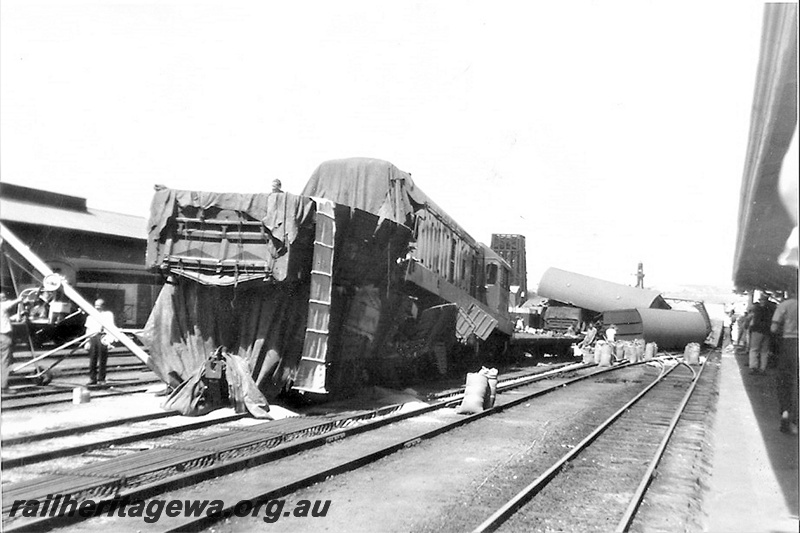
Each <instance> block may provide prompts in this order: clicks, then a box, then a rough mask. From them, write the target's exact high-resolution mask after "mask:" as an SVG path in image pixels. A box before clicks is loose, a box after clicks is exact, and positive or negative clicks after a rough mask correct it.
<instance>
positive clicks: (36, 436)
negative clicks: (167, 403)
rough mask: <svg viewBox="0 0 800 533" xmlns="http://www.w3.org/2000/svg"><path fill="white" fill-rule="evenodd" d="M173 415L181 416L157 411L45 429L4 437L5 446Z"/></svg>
mask: <svg viewBox="0 0 800 533" xmlns="http://www.w3.org/2000/svg"><path fill="white" fill-rule="evenodd" d="M172 416H180V415H179V413H178V412H176V411H156V412H154V413H148V414H145V415H136V416H129V417H126V418H115V419H114V420H104V421H102V422H97V423H94V424H86V425H83V426H77V427H70V428H63V429H54V430H51V431H43V432H40V433H31V434H28V435H19V436H17V437H9V438H7V439H3V446H15V445H17V444H23V443H28V442H37V441H42V440H49V439H56V438H59V437H69V436H73V435H79V434H81V433H89V432H90V431H96V430H98V429H105V428H109V427H114V426H124V425H125V424H133V423H135V422H146V421H148V420H158V419H159V418H169V417H172Z"/></svg>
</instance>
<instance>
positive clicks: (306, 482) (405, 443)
mask: <svg viewBox="0 0 800 533" xmlns="http://www.w3.org/2000/svg"><path fill="white" fill-rule="evenodd" d="M651 361H652V360H651ZM651 361H642V362H641V363H642V364H643V363H646V362H651ZM636 364H640V363H635V364H634V365H636ZM634 365H630V364H621V365H616V366H611V367H608V368H603V369H602V370H599V371H597V372H593V373H590V374H586V375H584V376H578V377H576V378H573V379H570V380H568V381H566V382H564V383H559V384H557V385H553V386H552V387H548V388H546V389H542V390H538V391H535V392H533V393H531V394H525V395H523V396H521V397H519V398H516V399H514V400H511V401H510V402H508V403H504V404H502V405H496V406H494V407H491V408H489V409H485V410H483V411H481V412H480V413H475V414H472V415H466V416H465V417H464V418H462V419H460V420H457V421H455V422H450V423H447V424H444V425H442V426H440V427H438V428H436V429H432V430H428V431H423V432H421V433H418V434H417V435H415V436H413V437H410V438H405V439H402V440H400V441H398V442H395V443H394V444H390V445H388V446H385V447H383V448H381V449H379V450H376V451H373V452H370V453H368V454H366V455H362V456H361V457H357V458H355V459H352V460H348V461H343V462H341V463H339V464H337V465H335V466H333V467H330V468H327V469H325V470H323V471H321V472H316V473H314V474H311V475H309V476H305V477H302V478H299V479H296V480H293V481H291V482H289V483H287V484H285V485H283V486H281V487H277V488H275V489H272V490H270V491H267V492H264V493H262V494H259V495H257V496H253V497H249V498H243V500H248V501H250V502H251V503H253V504H254V505H257V504H259V503H263V502H267V501H269V500H273V499H275V498H280V497H282V496H285V495H287V494H291V493H292V492H295V491H297V490H299V489H302V488H305V487H308V486H311V485H313V484H314V483H319V482H321V481H324V480H325V479H326V478H328V477H330V476H334V475H339V474H343V473H346V472H349V471H351V470H355V469H357V468H360V467H362V466H365V465H367V464H370V463H373V462H375V461H378V460H379V459H382V458H384V457H386V456H388V455H391V454H393V453H395V452H397V451H400V450H403V449H406V448H410V447H413V446H416V445H417V444H420V443H421V442H422V441H425V440H429V439H432V438H434V437H438V436H439V435H442V434H444V433H447V432H448V431H451V430H453V429H456V428H459V427H461V426H465V425H467V424H469V423H472V422H475V421H477V420H480V419H482V418H485V417H488V416H491V415H493V414H497V413H500V412H502V411H504V410H506V409H509V408H511V407H516V406H517V405H520V404H523V403H525V402H527V401H530V400H531V399H533V398H535V397H537V396H542V395H544V394H547V393H549V392H553V391H556V390H558V389H561V388H563V387H565V386H567V385H570V384H572V383H576V382H579V381H583V380H585V379H588V378H591V377H594V376H597V375H600V374H605V373H606V372H610V371H615V370H620V369H622V368H629V367H631V366H634ZM591 366H594V365H586V367H591ZM522 385H525V383H523V384H520V385H518V384H516V383H515V384H514V385H513V386H512V387H510V388H517V387H518V386H522ZM506 390H508V389H506ZM452 403H453V400H446V401H443V402H441V404H442V405H439V404H436V405H437V408H440V407H443V406H444V405H449V404H452ZM430 410H433V409H430ZM422 411H425V412H429V410H428V409H422V410H419V411H414V412H413V413H411V414H413V415H418V414H422ZM399 416H400V417H403V418H407V417H406V416H404V415H399ZM339 431H340V432H342V436H341V437H339V436H338V434H336V435H334V434H335V433H339V432H332V433H331V434H328V435H323V437H326V442H332V441H334V440H338V439H339V438H343V437H344V436H346V435H345V433H347V432H350V433H349V434H350V435H354V434H356V433H361V432H363V431H364V426H362V427H361V428H353V430H348V429H345V430H339ZM130 499H133V498H130ZM237 503H238V502H237ZM233 511H234V506H227V507H225V508H223V509H222V510H221V511H220V512H219V513H217V514H212V515H210V516H202V517H199V518H192V519H189V520H186V521H184V522H183V523H181V524H180V525H178V526H176V527H173V528H169V529H167V530H166V531H168V532H175V533H178V532H184V531H199V530H201V529H203V528H206V527H208V526H210V525H211V524H214V523H216V522H218V521H219V520H222V519H224V518H229V517H231V516H233V515H234V513H233Z"/></svg>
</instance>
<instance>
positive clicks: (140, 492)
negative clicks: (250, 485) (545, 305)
mask: <svg viewBox="0 0 800 533" xmlns="http://www.w3.org/2000/svg"><path fill="white" fill-rule="evenodd" d="M654 361H658V359H653V360H649V361H640V362H638V363H633V364H627V363H626V364H620V365H615V366H611V367H608V368H603V369H602V370H599V371H595V372H590V373H587V374H585V375H582V376H577V377H575V378H572V379H569V380H567V381H565V382H563V383H558V384H554V385H553V386H551V387H548V388H545V389H541V390H538V391H535V392H533V393H531V394H526V395H523V396H521V397H520V398H516V399H514V400H511V401H510V402H508V403H506V404H503V405H497V406H495V407H492V408H490V409H486V410H484V411H482V412H480V413H477V414H473V415H467V416H465V417H464V418H462V419H460V420H458V421H455V422H451V423H448V424H445V425H443V426H441V427H439V428H436V429H434V430H430V431H427V432H423V433H420V434H418V435H416V436H414V437H412V438H410V439H403V440H402V441H400V442H397V443H395V444H393V445H389V446H387V447H384V448H382V449H381V450H378V451H376V452H373V453H370V454H368V455H367V456H362V457H360V458H357V459H355V460H351V461H346V462H344V463H341V464H339V465H336V466H334V467H332V468H329V469H326V470H325V471H324V472H318V473H316V474H313V475H310V476H307V477H304V478H302V479H298V480H294V481H291V482H289V483H286V484H284V485H282V486H281V487H278V488H276V489H273V490H271V491H269V492H267V493H264V494H260V495H256V496H253V497H251V498H243V499H248V500H250V501H252V502H257V501H265V500H269V499H272V498H275V497H277V496H276V495H283V494H289V493H291V492H294V491H296V490H299V489H301V488H304V487H307V486H309V485H310V484H313V483H316V482H319V481H322V480H324V479H325V478H326V477H328V476H331V475H334V474H339V473H344V472H347V471H350V470H353V469H355V468H358V467H360V466H363V465H365V464H369V463H371V462H374V461H377V460H378V459H380V458H382V457H385V456H387V455H390V454H392V453H394V452H396V451H398V450H401V449H404V448H407V447H410V446H414V445H416V444H418V443H420V442H422V441H423V440H427V439H430V438H433V437H436V436H438V435H440V434H442V433H445V432H447V431H450V430H452V429H456V428H458V427H461V426H463V425H466V424H469V423H471V422H474V421H476V420H480V419H482V418H484V417H486V416H490V415H492V414H496V413H499V412H501V411H503V410H505V409H508V408H510V407H514V406H516V405H519V404H522V403H524V402H526V401H529V400H531V399H532V398H535V397H537V396H541V395H544V394H547V393H550V392H553V391H555V390H558V389H561V388H563V387H565V386H567V385H570V384H572V383H576V382H579V381H583V380H585V379H589V378H592V377H596V376H599V375H601V374H604V373H606V372H611V371H617V370H621V369H625V368H630V367H632V366H636V365H639V364H646V363H649V362H654ZM594 366H595V365H583V366H582V367H583V368H586V369H589V368H591V367H594ZM571 370H576V369H575V368H573V369H568V370H555V371H553V372H545V373H540V374H536V375H535V376H534V377H536V378H538V379H539V380H544V379H546V378H549V377H551V376H552V375H553V374H558V373H564V372H569V371H571ZM534 381H536V380H534ZM527 384H530V382H525V383H513V384H512V385H510V386H507V387H505V388H504V389H503V390H511V389H514V388H518V387H522V386H524V385H527ZM498 392H500V388H499V387H498ZM458 400H459V399H458V398H455V399H447V400H443V401H441V402H437V403H435V404H432V405H429V406H428V407H424V408H422V409H417V410H414V411H409V412H406V413H398V414H394V415H390V416H386V417H385V418H381V419H378V420H373V421H371V422H368V423H366V424H363V425H360V426H353V427H343V428H339V429H336V430H333V431H330V432H327V433H324V434H322V435H318V436H314V437H311V438H309V439H307V440H304V441H302V442H299V443H285V444H281V445H279V446H277V447H275V448H272V449H269V450H265V451H260V452H257V453H255V454H252V455H248V456H245V457H239V458H235V459H231V460H227V461H225V462H223V463H218V464H213V465H211V466H207V467H203V468H199V469H197V470H193V471H191V472H185V473H183V474H179V475H177V476H172V477H170V478H167V479H162V480H159V481H155V482H152V483H149V484H146V485H142V486H139V487H135V488H132V489H130V490H122V491H119V492H117V494H116V495H115V496H114V497H113V498H107V499H104V500H101V501H98V502H97V503H98V505H101V504H103V505H106V504H109V505H110V504H112V503H113V502H120V501H124V500H128V501H135V500H142V499H146V498H149V497H152V496H154V495H156V494H161V493H164V492H166V491H168V490H176V489H179V488H183V487H187V486H191V485H194V484H197V483H200V482H202V481H206V480H209V479H213V478H215V477H219V476H222V475H226V474H230V473H233V472H237V471H240V470H243V469H245V468H251V467H254V466H258V465H261V464H265V463H268V462H271V461H274V460H277V459H280V458H283V457H287V456H290V455H294V454H297V453H300V452H304V451H307V450H311V449H314V448H317V447H320V446H323V445H325V444H328V443H331V442H335V441H338V440H340V439H343V438H346V437H348V436H353V435H357V434H360V433H365V432H367V431H371V430H374V429H378V428H380V427H383V426H386V425H389V424H392V423H395V422H400V421H403V420H406V419H408V418H413V417H416V416H419V415H422V414H426V413H430V412H432V411H435V410H437V409H441V408H443V407H447V406H450V405H452V404H453V403H455V402H457V401H458ZM390 407H396V406H390ZM387 409H388V408H380V409H377V410H376V412H378V411H386V410H387ZM360 417H361V418H363V415H361V416H360ZM355 418H359V415H357V416H356V417H355ZM231 509H232V508H231ZM228 511H230V509H225V510H223V512H222V513H221V514H219V515H218V516H211V517H200V518H199V519H195V520H189V521H188V522H186V523H184V524H182V525H181V526H180V527H179V528H178V529H176V530H175V531H187V530H196V529H200V528H203V527H206V526H207V525H208V524H210V523H214V522H216V521H218V520H221V519H223V518H225V512H228ZM86 518H89V517H81V516H79V515H76V516H72V517H59V516H54V517H44V518H40V519H34V520H32V521H29V522H26V523H22V524H19V525H16V524H5V531H43V530H45V529H51V528H54V527H61V526H65V525H69V524H73V523H77V522H80V521H82V520H85V519H86Z"/></svg>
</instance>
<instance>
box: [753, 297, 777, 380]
mask: <svg viewBox="0 0 800 533" xmlns="http://www.w3.org/2000/svg"><path fill="white" fill-rule="evenodd" d="M774 312H775V308H774V307H773V306H772V304H771V303H770V301H769V296H767V294H766V293H764V292H762V293H761V297H760V298H759V299H758V302H756V303H755V304H753V307H752V308H751V309H750V360H749V366H750V373H751V374H763V373H764V372H766V370H767V363H768V362H769V341H770V325H771V323H772V313H774Z"/></svg>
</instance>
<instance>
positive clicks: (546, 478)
mask: <svg viewBox="0 0 800 533" xmlns="http://www.w3.org/2000/svg"><path fill="white" fill-rule="evenodd" d="M678 366H679V365H675V366H673V367H672V368H670V369H669V370H665V367H663V366H662V368H661V371H660V372H659V375H658V376H657V377H656V378H655V379H654V380H653V382H652V383H650V384H649V385H648V386H647V387H645V388H644V389H643V390H642V391H641V392H639V393H638V394H637V395H636V396H634V397H633V399H631V400H630V401H629V402H628V403H626V404H625V405H624V406H622V407H621V408H620V409H619V410H618V411H617V412H615V413H614V414H612V415H611V416H610V417H608V418H607V419H606V420H605V421H604V422H602V423H601V424H600V425H599V426H598V427H597V428H595V429H594V430H593V431H592V432H591V433H590V434H589V435H588V436H586V437H585V438H584V439H583V440H582V441H581V442H579V443H578V444H577V445H575V447H574V448H572V449H571V450H570V451H569V452H567V453H566V454H565V455H564V456H563V457H561V459H559V460H558V461H557V462H556V463H555V464H553V465H552V466H551V467H550V468H548V469H547V470H545V472H544V473H543V474H542V475H540V476H539V477H538V478H536V479H535V480H534V481H533V482H531V483H530V484H529V485H528V486H526V487H525V488H524V489H522V490H521V491H519V492H518V493H517V494H516V495H515V496H514V497H512V498H511V499H510V500H509V501H508V502H506V503H505V505H503V506H502V507H500V509H498V510H497V511H495V512H494V513H493V514H492V515H491V516H490V517H489V518H487V519H486V520H484V521H483V522H482V523H481V524H480V525H478V526H477V527H476V528H475V529H473V530H472V533H484V532H488V531H494V530H496V529H497V528H498V527H500V525H501V524H502V523H503V522H505V521H506V520H508V518H509V517H511V516H512V515H513V514H514V513H515V512H516V511H517V510H518V509H519V508H520V507H522V506H523V505H524V504H525V503H527V502H528V501H529V500H530V499H531V498H533V497H534V496H535V495H536V494H537V493H538V492H539V491H540V490H541V489H543V488H544V487H545V486H546V485H547V484H548V483H549V482H550V481H551V480H552V479H553V478H554V477H555V476H556V475H557V474H558V473H559V472H560V471H561V470H562V469H563V468H564V466H565V465H566V464H567V463H568V462H569V461H570V460H572V459H573V458H574V457H575V456H576V455H578V454H579V453H581V452H582V451H583V450H584V449H586V448H587V447H588V446H589V445H590V444H591V443H592V442H594V441H595V440H596V439H597V437H599V436H600V435H601V434H602V433H603V432H604V431H605V430H606V429H608V428H609V427H610V426H611V425H612V424H613V423H614V422H615V421H616V420H617V419H618V418H619V417H620V416H622V415H623V414H624V413H625V412H626V411H627V410H628V409H630V408H631V407H632V406H633V405H634V404H636V403H637V402H638V401H639V400H641V399H642V398H644V396H646V395H647V393H648V392H650V391H651V390H652V389H653V388H654V387H655V386H656V385H658V384H659V383H661V382H662V381H663V380H664V378H665V377H667V376H668V375H669V374H670V373H671V372H673V371H674V370H675V369H676V368H678Z"/></svg>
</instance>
